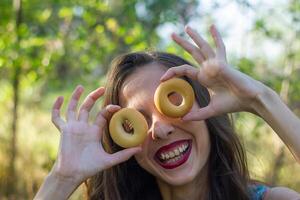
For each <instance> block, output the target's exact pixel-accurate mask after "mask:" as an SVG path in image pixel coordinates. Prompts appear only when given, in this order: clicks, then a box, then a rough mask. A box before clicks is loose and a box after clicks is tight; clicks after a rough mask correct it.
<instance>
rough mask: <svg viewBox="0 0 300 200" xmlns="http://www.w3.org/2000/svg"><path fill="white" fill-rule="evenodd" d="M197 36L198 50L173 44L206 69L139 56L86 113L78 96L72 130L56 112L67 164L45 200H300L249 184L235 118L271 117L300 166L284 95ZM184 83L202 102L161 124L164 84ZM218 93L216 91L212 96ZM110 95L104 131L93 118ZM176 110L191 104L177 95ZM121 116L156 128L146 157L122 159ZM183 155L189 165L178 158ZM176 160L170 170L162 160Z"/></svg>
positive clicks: (61, 164)
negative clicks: (82, 197)
mask: <svg viewBox="0 0 300 200" xmlns="http://www.w3.org/2000/svg"><path fill="white" fill-rule="evenodd" d="M186 32H187V34H188V35H189V36H190V37H191V38H192V39H193V41H194V42H195V43H196V45H197V46H195V45H193V44H191V43H190V42H188V41H187V40H184V39H182V38H180V37H179V36H177V35H175V34H173V35H172V38H173V40H174V41H175V42H177V43H178V44H179V45H180V46H181V47H183V48H184V49H185V50H186V51H188V52H189V53H190V54H191V55H192V56H193V57H194V59H195V60H196V61H197V62H198V64H200V65H201V67H200V69H196V68H194V67H192V66H191V64H189V63H188V62H187V61H185V60H183V59H182V58H180V57H177V56H175V55H172V54H167V53H159V52H152V53H143V52H140V53H131V54H126V55H123V56H121V57H119V58H118V59H117V60H115V62H114V63H113V66H112V68H111V71H110V74H109V76H108V80H107V83H106V89H104V88H103V87H100V88H98V89H97V90H95V91H93V92H91V93H90V94H89V95H88V96H87V97H86V99H85V100H84V102H83V103H82V105H81V106H80V108H79V111H78V114H77V108H76V107H77V103H78V100H79V98H80V96H81V94H82V92H83V87H82V86H78V87H77V88H76V89H75V91H74V93H73V95H72V98H71V100H70V102H69V105H68V110H67V114H66V118H67V120H66V121H64V120H62V119H61V117H60V108H61V105H62V103H63V98H62V97H59V98H58V99H57V100H56V102H55V103H54V106H53V112H52V121H53V123H54V124H55V125H56V127H57V128H58V129H59V130H60V132H61V140H60V148H59V154H58V158H57V160H56V162H55V164H54V166H53V168H52V170H51V172H50V173H49V175H48V176H47V178H46V179H45V182H44V183H43V185H42V186H41V188H40V190H39V191H38V194H37V195H36V197H35V199H66V198H67V197H68V196H69V195H70V194H71V193H72V192H73V191H74V190H75V189H76V188H77V187H78V185H80V184H81V183H83V182H85V181H86V180H87V179H89V180H88V181H86V185H87V189H88V198H89V199H105V200H118V199H164V200H178V199H191V200H192V199H245V200H246V199H265V200H275V199H299V198H300V195H299V194H298V193H297V192H295V191H292V190H290V189H288V188H284V187H273V188H271V187H267V186H265V185H262V184H260V183H258V182H255V181H252V180H250V178H249V174H248V169H247V166H246V158H245V155H244V152H243V149H242V146H241V144H240V142H239V140H238V138H237V136H236V134H235V133H234V130H233V128H232V125H231V123H230V120H229V118H228V116H227V113H232V112H239V111H247V112H251V113H254V114H256V115H258V116H259V117H262V118H263V119H264V120H265V121H266V122H267V123H268V124H269V125H270V126H271V127H272V128H273V129H274V131H275V132H276V133H277V134H278V135H279V137H280V138H281V139H282V140H283V142H284V143H285V144H286V145H287V146H288V147H289V149H290V150H291V152H292V153H293V155H294V156H295V158H296V160H297V161H298V162H299V160H300V159H299V158H300V134H299V132H297V130H300V120H299V119H298V118H297V117H296V116H295V115H294V114H293V113H292V112H291V111H290V110H289V109H288V108H287V107H286V105H285V104H284V103H283V102H282V101H281V100H280V98H279V97H278V95H277V94H276V93H275V92H274V91H273V90H271V89H270V88H268V87H267V86H265V85H263V84H262V83H260V82H258V81H256V80H253V79H252V78H250V77H248V76H247V75H245V74H242V73H241V72H239V71H237V70H235V69H233V68H231V67H230V66H229V65H228V64H227V61H226V53H225V47H224V44H223V41H222V39H221V37H220V34H219V33H218V32H217V30H216V28H215V27H214V26H212V27H211V28H210V32H211V35H212V37H213V39H214V42H215V44H216V52H214V51H213V50H212V48H211V47H210V46H209V45H208V43H207V42H206V41H205V40H203V39H202V38H201V36H199V35H198V34H197V33H196V32H195V31H194V30H193V29H192V28H190V27H187V28H186ZM175 76H178V77H184V78H185V79H186V80H188V81H189V82H190V84H191V85H192V87H193V88H194V91H195V96H196V102H195V103H194V105H193V107H192V109H191V111H190V112H189V113H188V114H187V115H185V116H184V117H183V118H178V119H173V118H169V117H166V116H164V115H162V114H160V113H159V112H158V111H157V109H156V107H155V106H154V102H153V96H154V92H155V89H156V88H157V87H158V85H159V83H160V82H162V81H166V80H167V79H170V78H172V77H175ZM206 88H208V90H207V89H206ZM104 90H106V91H105V100H104V104H105V107H104V108H103V109H102V110H101V111H100V112H99V114H98V115H97V117H96V119H95V122H93V123H92V124H89V123H88V118H89V112H90V110H91V108H92V107H93V105H94V103H95V101H96V100H97V99H99V98H100V97H101V96H103V94H104ZM170 100H171V101H172V102H173V103H175V104H176V103H178V102H180V101H181V97H180V96H178V95H177V94H176V93H174V94H172V95H171V96H170ZM121 107H130V108H134V109H136V110H138V111H140V112H141V113H142V114H143V115H144V116H145V119H146V120H147V122H148V125H149V127H150V128H149V130H148V136H147V138H146V140H145V141H144V142H143V144H142V145H141V146H139V147H134V148H128V149H122V148H121V147H119V146H118V145H116V144H115V143H114V142H113V141H112V140H111V138H110V137H109V133H108V131H107V122H109V120H110V118H111V116H112V115H113V114H114V113H115V112H116V111H118V110H119V109H120V108H121ZM100 140H101V141H102V142H101V143H100V142H99V141H100ZM176 149H177V150H178V149H179V150H180V158H178V159H181V158H183V157H184V158H185V159H181V160H180V162H177V161H176V159H175V157H174V154H173V155H172V151H173V152H175V151H176ZM162 154H164V155H167V154H168V155H170V156H169V157H173V158H174V159H173V158H169V159H165V160H162V159H161V156H162Z"/></svg>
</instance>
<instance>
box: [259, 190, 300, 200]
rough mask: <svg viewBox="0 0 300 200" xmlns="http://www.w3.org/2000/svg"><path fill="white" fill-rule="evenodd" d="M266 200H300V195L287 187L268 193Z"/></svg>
mask: <svg viewBox="0 0 300 200" xmlns="http://www.w3.org/2000/svg"><path fill="white" fill-rule="evenodd" d="M264 200H300V194H299V193H298V192H296V191H294V190H292V189H289V188H286V187H274V188H270V190H268V191H267V193H266V195H265V198H264Z"/></svg>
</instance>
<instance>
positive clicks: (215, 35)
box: [210, 25, 226, 60]
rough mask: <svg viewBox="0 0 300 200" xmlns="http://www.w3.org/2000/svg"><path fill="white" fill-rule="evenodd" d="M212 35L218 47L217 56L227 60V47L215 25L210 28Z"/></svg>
mask: <svg viewBox="0 0 300 200" xmlns="http://www.w3.org/2000/svg"><path fill="white" fill-rule="evenodd" d="M210 33H211V35H212V37H213V39H214V42H215V44H216V47H217V52H216V54H217V55H216V56H217V57H218V58H220V59H222V60H226V49H225V45H224V42H223V40H222V37H221V34H220V33H219V31H218V30H217V28H216V27H215V25H212V26H211V27H210Z"/></svg>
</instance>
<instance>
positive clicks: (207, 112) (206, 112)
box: [182, 105, 214, 121]
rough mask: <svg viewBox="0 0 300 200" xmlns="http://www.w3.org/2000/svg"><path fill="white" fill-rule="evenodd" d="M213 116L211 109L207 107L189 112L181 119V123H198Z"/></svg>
mask: <svg viewBox="0 0 300 200" xmlns="http://www.w3.org/2000/svg"><path fill="white" fill-rule="evenodd" d="M212 116H214V111H213V109H212V108H211V107H210V106H209V105H208V106H206V107H204V108H200V109H198V110H196V111H191V112H189V113H188V114H186V115H185V116H183V117H182V120H183V121H200V120H205V119H207V118H210V117H212Z"/></svg>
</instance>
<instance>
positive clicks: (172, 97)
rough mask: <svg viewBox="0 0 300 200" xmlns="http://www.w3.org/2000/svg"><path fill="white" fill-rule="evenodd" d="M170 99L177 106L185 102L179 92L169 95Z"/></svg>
mask: <svg viewBox="0 0 300 200" xmlns="http://www.w3.org/2000/svg"><path fill="white" fill-rule="evenodd" d="M168 99H169V101H170V102H171V103H172V104H174V105H175V106H180V105H181V103H182V101H183V98H182V96H181V95H180V94H179V93H177V92H171V93H169V94H168Z"/></svg>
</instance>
